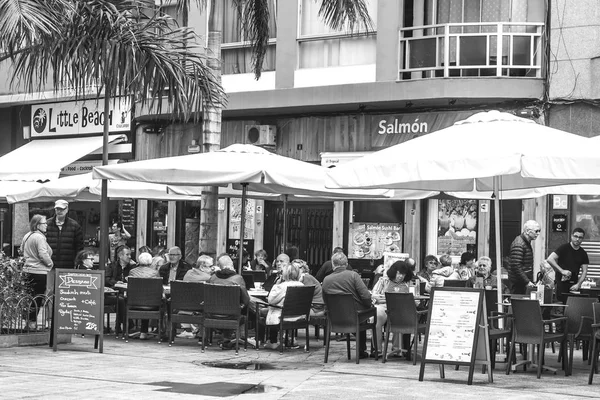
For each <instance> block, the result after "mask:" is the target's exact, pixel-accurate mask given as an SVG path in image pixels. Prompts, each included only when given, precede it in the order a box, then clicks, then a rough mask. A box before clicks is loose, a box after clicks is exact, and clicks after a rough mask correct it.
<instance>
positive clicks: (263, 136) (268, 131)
mask: <svg viewBox="0 0 600 400" xmlns="http://www.w3.org/2000/svg"><path fill="white" fill-rule="evenodd" d="M276 139H277V127H276V126H275V125H246V143H249V144H254V145H257V146H275V144H276V143H275V141H276Z"/></svg>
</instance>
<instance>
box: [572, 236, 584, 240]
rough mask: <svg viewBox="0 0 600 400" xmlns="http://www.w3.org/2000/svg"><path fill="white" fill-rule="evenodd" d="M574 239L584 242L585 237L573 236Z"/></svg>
mask: <svg viewBox="0 0 600 400" xmlns="http://www.w3.org/2000/svg"><path fill="white" fill-rule="evenodd" d="M573 238H574V239H577V240H583V236H579V235H573Z"/></svg>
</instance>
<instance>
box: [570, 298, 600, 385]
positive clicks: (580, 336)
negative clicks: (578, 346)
mask: <svg viewBox="0 0 600 400" xmlns="http://www.w3.org/2000/svg"><path fill="white" fill-rule="evenodd" d="M594 303H597V300H596V299H595V298H593V297H573V296H569V297H568V298H567V308H566V309H565V313H564V316H565V317H566V318H567V342H568V343H569V375H571V373H572V372H573V347H574V345H575V341H576V340H582V341H583V342H584V343H586V342H587V343H589V342H590V341H591V340H592V335H593V332H592V323H593V320H594V310H593V308H592V307H593V306H592V304H594ZM587 350H588V346H587V345H584V346H583V359H584V360H585V359H586V358H587Z"/></svg>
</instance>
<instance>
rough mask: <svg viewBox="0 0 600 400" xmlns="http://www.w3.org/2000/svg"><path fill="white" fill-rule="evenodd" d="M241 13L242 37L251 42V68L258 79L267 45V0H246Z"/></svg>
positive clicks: (268, 34)
mask: <svg viewBox="0 0 600 400" xmlns="http://www.w3.org/2000/svg"><path fill="white" fill-rule="evenodd" d="M242 15H243V19H242V31H243V34H244V38H245V39H246V40H248V41H249V42H251V43H252V47H253V51H252V65H253V66H252V70H253V71H254V76H255V78H256V79H257V80H258V79H259V78H260V75H261V72H262V66H263V61H264V59H265V54H266V52H267V47H268V46H269V36H270V32H269V18H270V12H269V0H246V1H245V2H244V9H243V13H242Z"/></svg>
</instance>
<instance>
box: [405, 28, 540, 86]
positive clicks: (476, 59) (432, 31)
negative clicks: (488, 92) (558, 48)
mask: <svg viewBox="0 0 600 400" xmlns="http://www.w3.org/2000/svg"><path fill="white" fill-rule="evenodd" d="M543 30H544V24H543V23H524V22H523V23H511V22H497V23H496V22H494V23H489V22H486V23H460V24H458V23H449V24H438V25H427V26H419V27H410V28H403V29H400V31H399V41H400V46H399V70H398V80H399V81H406V80H417V79H424V78H454V77H469V78H473V77H515V78H516V77H529V78H541V77H542V34H543ZM499 61H500V62H499Z"/></svg>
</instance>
